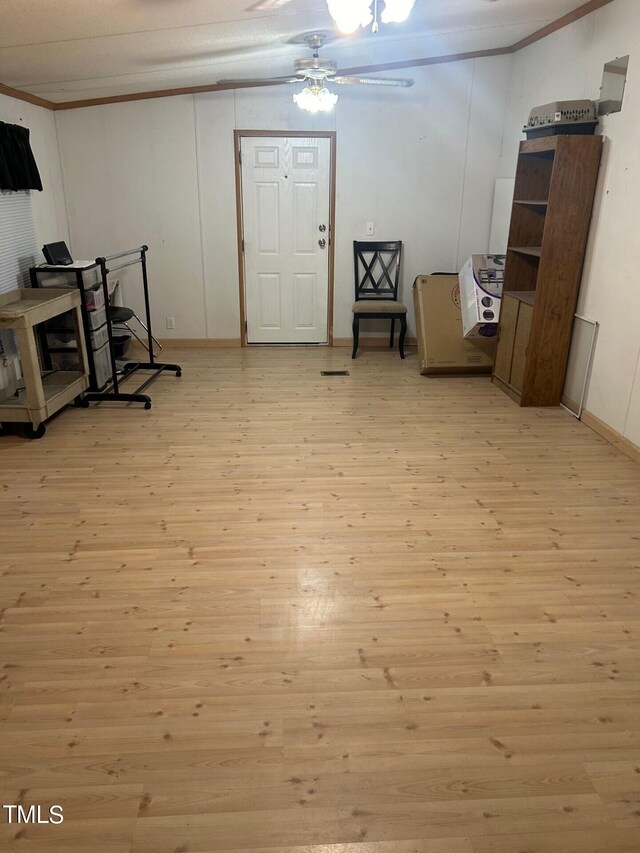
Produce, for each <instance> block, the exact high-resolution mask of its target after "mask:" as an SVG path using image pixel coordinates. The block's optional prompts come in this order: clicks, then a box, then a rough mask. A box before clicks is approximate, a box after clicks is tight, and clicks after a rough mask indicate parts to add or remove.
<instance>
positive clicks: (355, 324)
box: [351, 317, 360, 358]
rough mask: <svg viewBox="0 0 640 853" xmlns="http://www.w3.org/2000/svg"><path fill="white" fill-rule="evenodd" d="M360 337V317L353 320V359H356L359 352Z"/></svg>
mask: <svg viewBox="0 0 640 853" xmlns="http://www.w3.org/2000/svg"><path fill="white" fill-rule="evenodd" d="M359 337H360V319H359V318H358V317H354V318H353V352H352V353H351V358H355V357H356V353H357V352H358V338H359Z"/></svg>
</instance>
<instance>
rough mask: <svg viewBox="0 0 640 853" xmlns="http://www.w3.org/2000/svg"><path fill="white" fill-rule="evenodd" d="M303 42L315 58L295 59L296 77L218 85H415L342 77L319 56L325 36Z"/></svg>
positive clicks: (396, 79)
mask: <svg viewBox="0 0 640 853" xmlns="http://www.w3.org/2000/svg"><path fill="white" fill-rule="evenodd" d="M304 41H305V43H306V44H307V46H308V47H309V49H310V50H311V51H312V54H313V55H312V56H311V57H304V58H302V59H296V60H295V62H294V63H293V69H294V70H293V73H294V75H295V76H293V77H291V76H287V77H264V78H259V77H258V78H255V79H244V80H242V79H241V80H219V81H218V82H219V83H238V84H241V85H242V86H251V85H254V86H268V85H269V84H273V85H277V84H282V83H305V82H306V83H307V87H308V88H309V89H320V90H321V89H324V90H325V91H327V90H326V88H325V83H338V84H339V85H349V84H354V83H355V84H364V85H369V86H400V87H407V86H413V83H414V81H413V80H411V79H410V78H408V77H358V76H354V75H352V74H340V72H339V71H338V65H337V63H336V62H334V60H333V59H325V58H324V57H320V56H319V54H318V51H319V50H320V49H321V48H322V46H323V45H324V43H325V41H326V36H325V35H324V33H308V34H306V35H305V36H304ZM294 97H295V96H294ZM334 103H335V102H334Z"/></svg>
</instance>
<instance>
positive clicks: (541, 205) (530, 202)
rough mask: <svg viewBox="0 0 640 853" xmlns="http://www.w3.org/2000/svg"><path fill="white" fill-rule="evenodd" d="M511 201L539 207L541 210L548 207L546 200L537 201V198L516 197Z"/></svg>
mask: <svg viewBox="0 0 640 853" xmlns="http://www.w3.org/2000/svg"><path fill="white" fill-rule="evenodd" d="M513 203H514V204H523V205H524V206H525V207H539V208H541V209H542V210H546V209H547V208H548V207H549V202H548V201H541V200H540V201H539V200H537V199H535V200H534V199H525V198H516V199H514V200H513Z"/></svg>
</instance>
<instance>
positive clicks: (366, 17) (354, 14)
mask: <svg viewBox="0 0 640 853" xmlns="http://www.w3.org/2000/svg"><path fill="white" fill-rule="evenodd" d="M371 3H372V0H327V6H328V8H329V14H330V15H331V17H332V18H333V20H334V21H335V22H336V26H337V27H338V29H339V30H340V32H341V33H344V34H345V35H347V36H350V35H352V34H353V33H355V31H356V30H357V29H359V28H360V27H368V26H369V24H370V23H371V22H372V21H373V15H372V14H371V8H370V7H371Z"/></svg>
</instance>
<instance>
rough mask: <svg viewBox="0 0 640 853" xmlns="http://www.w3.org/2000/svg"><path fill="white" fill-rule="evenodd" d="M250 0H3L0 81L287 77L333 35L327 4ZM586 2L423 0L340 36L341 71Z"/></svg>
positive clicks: (121, 83)
mask: <svg viewBox="0 0 640 853" xmlns="http://www.w3.org/2000/svg"><path fill="white" fill-rule="evenodd" d="M251 2H252V0H0V83H4V84H5V85H7V86H11V87H13V88H16V89H22V90H23V91H26V92H30V93H32V94H36V95H40V96H41V97H44V98H47V99H49V100H52V101H56V102H59V101H69V100H75V99H80V98H101V97H108V96H111V95H122V94H130V93H132V92H140V91H151V90H157V89H166V88H175V87H182V86H199V85H207V84H211V83H215V82H216V81H218V80H220V79H225V78H226V79H228V78H235V77H253V76H260V77H270V76H277V75H283V74H289V73H290V72H291V68H292V63H293V60H294V59H296V58H297V57H299V56H304V55H305V53H306V51H307V48H306V47H304V46H301V45H299V44H289V43H288V40H289V39H291V38H292V37H295V36H297V35H299V34H300V33H304V32H309V31H312V30H323V31H332V32H333V35H334V36H338V33H336V32H335V30H333V22H332V20H331V18H330V16H329V14H328V12H327V8H326V2H325V0H291V2H289V3H288V4H287V5H285V6H283V7H282V8H281V9H279V10H277V11H271V12H264V11H263V12H247V11H246V9H247V7H248V6H250V4H251ZM583 2H584V0H494V2H492V0H416V5H415V7H414V10H413V12H412V14H411V17H410V18H409V20H408V21H407V22H406V23H404V24H401V25H400V24H395V25H384V24H382V25H381V27H380V32H379V33H378V34H377V35H373V34H372V33H371V32H366V33H365V32H363V31H360V32H359V33H358V34H356V35H354V36H351V37H348V38H345V37H342V38H337V40H336V41H335V42H333V43H331V44H330V45H327V46H326V47H325V48H324V50H323V55H326V56H329V57H331V58H332V59H335V60H337V62H338V64H339V66H340V67H341V68H353V67H360V66H368V65H375V64H379V63H387V62H397V61H403V60H410V59H418V58H424V57H429V56H441V55H444V54H450V53H461V52H466V51H472V50H485V49H492V48H499V47H506V46H508V45H511V44H513V43H514V42H516V41H518V40H520V39H521V38H524V37H525V36H527V35H529V34H531V33H533V32H535V31H536V30H538V29H540V28H541V27H543V26H545V25H546V24H548V23H551V22H552V21H555V20H557V19H558V18H560V17H562V16H563V15H564V14H566V13H567V12H570V11H572V10H574V9H576V8H578V7H579V6H581V5H582V4H583Z"/></svg>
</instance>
